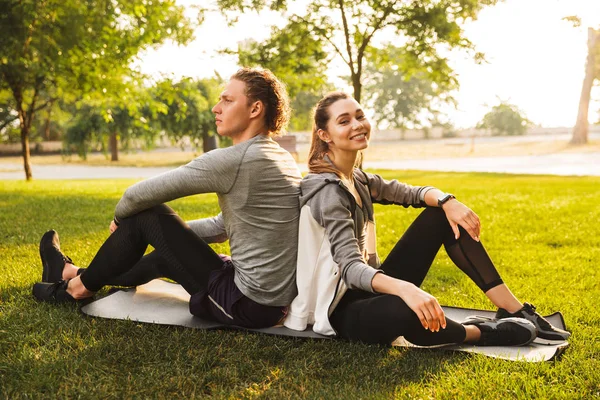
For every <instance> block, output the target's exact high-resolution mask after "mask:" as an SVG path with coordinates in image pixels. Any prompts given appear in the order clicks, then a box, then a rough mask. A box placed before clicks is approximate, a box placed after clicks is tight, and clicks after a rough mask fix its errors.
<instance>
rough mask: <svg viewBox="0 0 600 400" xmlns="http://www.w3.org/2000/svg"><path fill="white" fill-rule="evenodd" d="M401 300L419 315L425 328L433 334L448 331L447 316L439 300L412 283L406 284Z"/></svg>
mask: <svg viewBox="0 0 600 400" xmlns="http://www.w3.org/2000/svg"><path fill="white" fill-rule="evenodd" d="M404 283H405V285H404V288H403V290H402V292H401V293H400V298H401V299H402V300H404V302H405V303H406V305H408V306H409V307H410V309H411V310H413V311H414V312H415V314H417V317H419V320H420V321H421V325H423V328H425V329H429V330H430V331H431V332H438V331H439V330H440V328H442V329H446V316H445V315H444V310H442V306H440V303H438V301H437V299H436V298H435V297H433V296H432V295H430V294H429V293H427V292H426V291H424V290H422V289H420V288H418V287H417V286H415V285H413V284H412V283H410V282H404Z"/></svg>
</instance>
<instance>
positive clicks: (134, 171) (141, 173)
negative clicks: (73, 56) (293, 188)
mask: <svg viewBox="0 0 600 400" xmlns="http://www.w3.org/2000/svg"><path fill="white" fill-rule="evenodd" d="M365 168H381V169H397V170H402V169H414V170H425V171H452V172H500V173H509V174H547V175H561V176H569V175H578V176H582V175H592V176H600V153H560V154H547V155H537V156H512V157H486V158H436V159H427V160H399V161H372V162H369V161H366V162H365ZM170 169H172V168H170V167H164V168H163V167H153V168H137V167H89V166H83V165H34V166H32V170H33V177H34V178H35V179H100V178H102V179H111V178H140V179H141V178H148V177H151V176H154V175H157V174H160V173H161V172H165V171H168V170H170ZM300 169H301V170H302V171H306V165H300ZM23 178H24V173H23V166H22V165H21V164H7V163H1V161H0V180H15V179H23Z"/></svg>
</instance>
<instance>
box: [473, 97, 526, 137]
mask: <svg viewBox="0 0 600 400" xmlns="http://www.w3.org/2000/svg"><path fill="white" fill-rule="evenodd" d="M530 125H531V121H529V120H528V119H527V118H526V117H525V115H524V114H523V113H522V112H521V110H519V108H518V107H517V106H515V105H513V104H510V103H508V102H506V101H502V102H501V103H500V104H498V105H495V106H493V107H492V109H491V110H490V112H488V113H487V114H485V116H484V117H483V119H482V120H481V122H479V124H477V129H489V130H490V131H491V132H492V135H494V136H499V135H524V134H525V132H527V128H528V127H529V126H530Z"/></svg>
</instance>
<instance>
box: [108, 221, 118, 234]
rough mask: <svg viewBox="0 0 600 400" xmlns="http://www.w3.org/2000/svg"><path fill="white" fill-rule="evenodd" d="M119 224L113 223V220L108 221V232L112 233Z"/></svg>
mask: <svg viewBox="0 0 600 400" xmlns="http://www.w3.org/2000/svg"><path fill="white" fill-rule="evenodd" d="M118 227H119V226H118V225H117V224H115V221H114V220H113V221H110V226H109V227H108V230H109V231H110V233H113V232H114V231H116V230H117V228H118Z"/></svg>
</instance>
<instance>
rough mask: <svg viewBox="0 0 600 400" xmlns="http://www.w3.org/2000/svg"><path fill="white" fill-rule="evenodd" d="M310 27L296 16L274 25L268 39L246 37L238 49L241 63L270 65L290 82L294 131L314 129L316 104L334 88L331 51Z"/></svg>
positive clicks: (273, 70)
mask: <svg viewBox="0 0 600 400" xmlns="http://www.w3.org/2000/svg"><path fill="white" fill-rule="evenodd" d="M308 29H309V27H308V26H307V24H306V22H305V21H303V20H301V19H298V18H293V17H292V18H290V20H289V21H288V23H287V25H285V26H284V27H282V28H277V27H273V28H272V29H271V36H270V37H269V38H268V39H266V40H265V41H264V42H262V43H259V42H257V41H255V40H246V41H244V42H241V43H239V45H238V49H237V51H235V54H237V56H238V63H239V64H240V65H244V66H249V67H256V66H259V67H263V68H268V69H269V70H271V71H272V72H273V73H274V74H275V75H276V76H277V77H278V78H279V79H280V80H281V81H282V82H284V83H285V84H286V86H287V89H288V93H289V95H290V99H291V106H292V108H293V110H294V112H293V114H292V119H291V121H290V129H292V130H307V129H310V126H311V110H312V107H313V106H314V105H315V103H316V102H317V101H318V100H319V99H320V98H321V97H322V96H323V95H324V94H325V93H326V92H329V91H331V90H332V86H331V84H329V83H328V81H327V75H326V72H327V66H328V61H329V59H328V57H327V53H326V52H325V50H324V49H323V45H322V41H320V40H319V39H318V37H315V36H314V35H307V34H306V32H307V31H308Z"/></svg>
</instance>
